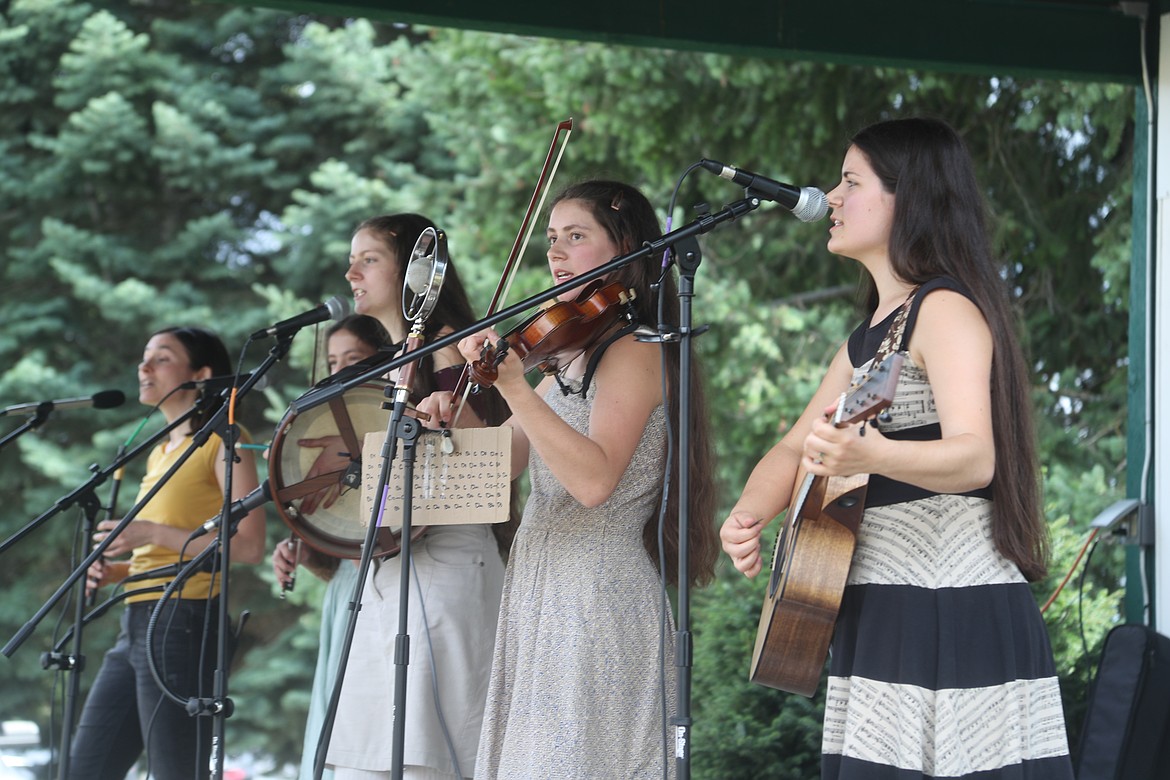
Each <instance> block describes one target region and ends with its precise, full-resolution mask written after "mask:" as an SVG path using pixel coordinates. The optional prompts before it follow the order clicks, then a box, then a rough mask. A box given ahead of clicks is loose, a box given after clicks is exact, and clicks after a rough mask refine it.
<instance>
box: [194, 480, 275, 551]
mask: <svg viewBox="0 0 1170 780" xmlns="http://www.w3.org/2000/svg"><path fill="white" fill-rule="evenodd" d="M271 500H272V487H271V486H270V485H269V483H268V482H265V483H264V484H262V485H260V487H258V488H256V489H255V490H253V491H252V492H251V493H249V494H248V495H246V496H244V497H243V498H241V499H240V500H239V501H236V502H235V503H233V504H232V505H231V506H230V507H228V519H229V522H230V523H231V530H232V533H233V534H234V533H235V532H236V527H237V526H238V525H239V524H240V521H241V520H243V519H244V518H245V517H247V515H248V513H249V512H251V511H252V510H253V509H255V508H256V507H259V506H264V505H265V504H267V503H268V502H269V501H271ZM222 519H223V515H222V514H220V515H216V516H215V517H213V518H211V519H210V520H208V521H207V522H206V523H204V524H203V525H201V526H199V527H198V528H196V529H195V530H194V531H192V532H191V535H190V536H188V537H187V541H188V542H189V541H191V540H192V539H198V538H199V537H200V536H203V535H204V534H208V533H211V532H212V531H214V530H216V529H217V528H219V523H220V520H222Z"/></svg>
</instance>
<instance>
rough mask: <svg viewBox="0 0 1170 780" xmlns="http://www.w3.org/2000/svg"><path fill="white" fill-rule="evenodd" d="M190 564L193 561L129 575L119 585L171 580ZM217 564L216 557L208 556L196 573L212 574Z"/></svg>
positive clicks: (169, 564)
mask: <svg viewBox="0 0 1170 780" xmlns="http://www.w3.org/2000/svg"><path fill="white" fill-rule="evenodd" d="M192 560H193V559H192ZM190 563H191V561H184V562H182V563H168V564H166V565H164V566H156V567H154V568H153V569H147V570H146V571H140V572H138V573H137V574H128V575H127V576H125V577H123V578H122V581H121V582H120V583H118V584H119V585H130V584H132V583H135V582H142V581H143V580H161V579H168V580H169V579H171V578H172V577H174V576H175V575H176V574H178V573H179V572H181V571H182V570H183V569H185V568H187V566H188V565H190ZM215 563H216V561H215V556H214V555H208V556H207V557H206V558H204V559H203V562H202V563H200V564H199V568H198V569H196V571H202V572H210V571H211V570H212V569H214V568H215ZM160 587H161V586H160Z"/></svg>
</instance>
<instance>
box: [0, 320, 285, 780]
mask: <svg viewBox="0 0 1170 780" xmlns="http://www.w3.org/2000/svg"><path fill="white" fill-rule="evenodd" d="M293 335H295V332H290V333H285V334H282V335H280V336H278V337H277V343H276V345H275V346H273V347H272V349H271V350H270V352H269V355H268V357H267V358H265V360H264V362H263V363H262V364H261V367H260V368H259V369H257V370H256V371H254V372H252V374H251V375H250V376H249V377H248V379H247V380H246V381H245V382H244V384H243V385H241V386H240V387H239V388H238V389H237V397H241V396H243V395H244V394H245V393H246V392H247V391H248V390H250V389H251V388H252V387H253V386H254V385H255V384H256V382H258V381H259V379H260V377H261V376H262V375H263V374H264V373H265V372H266V371H267V370H268V369H270V368H271V367H272V366H273V365H274V364H275V363H276V362H277V361H279V360H280V359H281V358H282V357H283V356H284V355H285V354H286V353H287V352H288V349H289V347H290V346H291V344H292V336H293ZM197 408H198V407H197V406H193V407H191V408H190V409H188V410H187V411H185V412H183V414H181V415H179V416H178V417H177V418H175V420H174V421H173V422H171V423H170V424H168V425H167V426H166V427H164V428H162V429H161V430H159V431H158V433H156V434H154V435H153V436H151V437H150V438H149V439H147V440H146V441H144V442H143V443H142V444H141V445H139V446H138V447H136V448H135V449H134V450H132V451H131V452H130V453H129V454H127V455H126V456H125V457H124V458H122V459H115V462H114V463H113V464H111V465H110V466H109V467H107V468H106V469H103V470H99V471H96V472H95V473H94V477H93V478H92V479H91V480H90V481H89V482H88V483H86V484H85V485H83V486H82V487H81V488H78V489H77V490H75V491H73V492H72V493H70V494H69V495H67V496H65V497H64V498H62V499H60V500H59V501H58V502H57V503H56V504H55V505H54V506H53V508H52V509H50V510H48V511H46V512H44V513H42V514H41V515H40V516H39V517H37V518H35V519H34V520H33V521H32V522H30V523H29V524H28V525H26V526H25V527H24V528H22V529H21V530H20V531H17V533H15V534H14V535H13V536H12V537H10V538H9V539H8V540H6V541H5V542H4V544H3V545H0V555H2V554H3V553H4V552H5V551H6V550H7V549H8V548H9V547H10V546H11V545H13V544H15V543H16V542H18V541H20V540H21V539H23V538H24V537H25V536H26V535H28V534H29V533H30V532H31V531H32V530H34V529H35V528H37V527H38V526H39V525H41V524H42V523H43V522H45V521H46V520H48V519H49V518H51V517H52V516H53V515H55V514H56V513H57V512H59V511H61V510H62V509H64V508H66V507H67V506H69V505H70V504H72V503H76V502H78V501H81V500H82V499H83V498H84V497H85V496H86V494H87V493H88V494H91V495H92V491H93V488H94V487H96V486H97V485H100V484H101V483H102V482H104V481H105V480H106V478H108V477H109V475H110V474H112V473H113V472H114V471H116V470H117V469H118V468H121V467H122V466H124V465H125V464H126V463H128V462H129V461H130V460H133V459H134V458H135V457H137V456H138V455H139V454H140V453H142V452H143V451H145V450H147V449H150V448H153V447H154V445H155V444H156V443H157V442H159V441H160V440H161V439H162V438H163V437H164V436H167V435H168V434H169V433H170V432H171V431H172V430H174V429H175V428H177V427H178V426H180V425H182V424H184V423H185V422H187V420H188V419H190V417H191V415H193V414H194V413H195V411H196V409H197ZM227 410H228V404H226V403H225V404H223V405H222V406H221V407H220V409H219V410H218V411H217V412H216V413H215V414H214V415H213V416H212V417H211V419H209V420H208V421H207V423H206V424H205V425H204V426H203V427H202V428H201V429H200V430H199V431H198V432H196V433H195V434H194V435H193V436H192V442H191V446H190V447H188V448H187V450H186V451H184V452H183V453H182V454H181V455H180V456H179V458H178V459H177V460H176V461H175V463H174V465H172V466H171V468H170V469H168V470H167V472H166V473H165V474H163V476H162V477H161V478H160V479H159V481H158V482H157V483H156V484H155V485H154V486H153V487H152V488H151V489H150V490H149V491H148V492H147V494H146V495H145V496H143V497H142V498H141V499H140V500H139V501H138V502H137V503H136V504H135V505H134V506H133V507H131V508H130V510H129V511H128V512H127V513H126V514H125V515H124V516H123V517H122V519H121V520H120V521H119V522H118V524H117V525H116V526H115V527H114V528H113V529H111V530H110V532H109V534H108V535H107V536H106V538H104V539H102V541H101V542H100V543H98V545H97V546H96V547H94V548H93V550H91V551H90V553H89V554H88V555H86V556H85V558H84V560H82V562H81V564H80V565H78V566H77V568H75V569H74V570H73V571H72V572H71V573H70V574H69V576H68V577H66V579H65V582H63V583H62V584H61V586H60V587H58V588H57V590H56V591H55V592H54V593H53V595H52V596H50V597H49V599H48V601H46V602H45V603H44V604H43V605H42V606H41V608H40V609H38V610H37V612H36V613H35V614H34V615H33V617H32V618H30V619H29V620H28V622H26V623H25V624H24V625H23V626H22V627H21V628H20V630H19V631H17V633H16V634H15V635H14V636H13V637H12V639H10V640H9V641H8V643H7V644H6V645H4V647H3V648H2V649H0V653H3V654H4V655H5V656H8V657H11V656H12V654H13V653H15V652H16V650H17V649H18V648H19V647H20V646H21V645H22V644H23V643H24V642H25V641H26V640H27V639H28V637H29V635H30V634H31V633H32V632H33V630H35V628H36V627H37V625H38V624H39V623H40V622H41V620H43V619H44V618H45V616H46V615H47V614H48V613H49V611H50V610H51V609H52V608H53V607H54V606H55V605H56V604H57V602H58V601H60V600H61V598H62V597H63V596H64V595H65V594H66V593H68V592H69V590H70V589H71V588H72V587H73V585H74V584H75V583H76V582H77V581H78V580H79V579H81V578H82V577H83V576H84V574H85V573H86V572H87V571H88V570H89V567H90V566H91V565H92V564H93V563H94V561H96V560H97V559H98V558H100V557H101V556H102V554H103V553H104V552H105V550H106V548H107V547H109V546H110V544H111V543H112V542H113V540H114V539H115V538H117V536H118V534H120V533H121V532H122V530H123V529H124V528H125V527H126V526H127V525H129V524H130V522H131V521H133V520H134V519H135V518H136V517H137V516H138V514H139V513H140V512H141V511H142V509H143V507H145V506H146V504H148V503H149V502H150V500H151V499H153V498H154V496H155V495H156V494H157V493H158V492H159V491H160V490H161V489H162V488H163V486H165V485H166V484H167V483H168V482H169V481H170V479H171V477H172V476H174V474H175V473H176V472H177V471H178V470H179V469H180V468H182V466H183V464H185V463H186V462H187V460H189V459H190V457H191V456H192V455H193V454H194V453H195V451H196V450H198V449H199V447H201V446H202V445H203V444H205V443H206V442H207V440H208V439H210V437H211V434H212V432H214V431H216V430H217V429H219V428H220V427H221V422H226V420H227ZM221 435H222V436H224V446H225V457H226V458H227V463H226V474H225V483H224V484H225V490H226V488H227V487H228V486H230V479H231V470H232V465H233V464H234V460H235V457H234V455H235V453H234V449H232V448H229V446H228V443H229V440H230V441H231V443H232V445H233V446H234V440H235V436H234V435H232V434H228V433H227V432H226V428H225V432H224V433H223V434H221ZM91 500H95V501H96V499H91ZM230 503H231V492H230V490H226V498H225V510H224V517H225V518H227V517H228V509H227V507H230ZM225 526H230V522H223V523H221V524H220V528H221V536H222V535H223V534H224V533H225V531H224V527H225ZM226 533H228V535H230V528H229V529H228V531H227V532H226ZM209 549H210V547H209ZM228 552H229V551H228V548H227V545H226V544H225V545H223V547H222V549H221V553H222V561H221V565H222V572H223V573H224V574H226V572H227V560H228ZM220 582H221V585H220V588H221V592H220V596H221V598H220V614H219V621H220V624H219V628H220V643H219V644H220V646H219V648H217V653H218V655H217V671H216V684H215V693H216V698H215V699H214V700H213V703H207V704H205V705H203V708H204V709H205V710H207V711H208V712H210V713H211V714H215V715H219V714H221V713H223V712H224V711H225V710H227V711H228V715H229V716H230V714H231V713H230V705H231V702H230V700H228V699H227V694H226V680H225V676H226V674H225V672H226V668H227V666H226V661H227V647H226V637H225V636H224V634H225V633H226V631H227V626H226V623H227V606H226V605H227V598H226V595H227V577H226V576H222V575H221V578H220ZM82 587H83V589H82V596H81V598H82V599H84V585H83V586H82ZM80 628H81V626H80V624H78V625H76V626H75V628H74V635H75V639H77V635H78V634H79V633H80ZM77 641H78V642H79V641H80V640H79V639H78V640H77ZM83 665H84V664H83V663H79V662H78V659H76V658H73V659H70V661H69V664H68V666H69V668H70V669H71V670H72V671H76V672H80V668H78V667H80V666H83ZM69 706H71V707H75V705H74V704H73V703H69ZM192 714H196V713H192ZM198 714H207V713H205V712H200V713H198ZM225 717H226V716H225ZM71 721H72V718H71V717H67V722H69V723H70V727H72V724H71ZM222 728H223V724H222V721H219V723H218V729H219V730H218V731H217V734H216V736H217V737H218V738H219V741H220V743H222ZM62 740H63V741H62V749H61V753H62V756H64V757H65V758H63V759H62V764H63V765H67V764H68V754H69V747H70V744H71V740H72V735H70V734H67V733H66V734H62ZM66 740H69V741H66ZM215 746H216V743H215V739H214V738H213V750H214V748H215ZM218 769H219V771H218V774H217V775H216V777H217V778H218V777H222V772H223V764H222V755H220V756H219V764H218ZM61 777H62V780H65V778H66V775H64V774H63V775H62V776H61Z"/></svg>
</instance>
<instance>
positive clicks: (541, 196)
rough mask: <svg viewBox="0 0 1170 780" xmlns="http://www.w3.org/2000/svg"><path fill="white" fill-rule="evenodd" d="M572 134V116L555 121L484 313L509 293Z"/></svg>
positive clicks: (462, 400) (466, 369)
mask: <svg viewBox="0 0 1170 780" xmlns="http://www.w3.org/2000/svg"><path fill="white" fill-rule="evenodd" d="M562 134H563V135H564V138H563V139H562V138H561V135H562ZM572 134H573V118H572V117H569V118H568V119H566V120H564V121H562V122H559V123H558V124H557V127H556V130H555V131H554V132H553V137H552V143H550V144H549V147H548V154H546V155H545V157H544V165H543V166H542V167H541V169H540V176H539V177H538V178H537V180H536V188H535V189H533V191H532V197H531V198H529V199H528V210H527V211H525V212H524V219H523V220H522V221H521V222H520V230H519V231H518V232H517V233H516V240H515V241H513V242H512V249H511V251H510V252H508V262H507V263H505V264H504V272H503V274H501V275H500V283H499V284H497V285H496V291H495V293H494V294H493V295H492V301H491V303H490V304H488V310H487V314H485V315H484V316H485V317H490V316H491V315H493V314H495V313H496V311H497V310H498V309H499V307H500V305H501V304H502V303H503V302H504V300H505V299H506V298H507V297H508V291H509V290H510V289H511V288H512V280H513V279H515V278H516V272H517V271H518V270H519V269H520V258H521V257H523V255H524V251H525V250H526V249H527V248H528V241H529V240H530V239H531V238H532V230H533V228H535V227H536V221H535V219H534V218H535V216H536V215H537V214H538V213H540V210H541V209H542V208H544V201H545V198H546V197H547V196H548V189H549V188H548V185H549V184H551V183H552V180H553V177H555V176H556V175H557V169H558V168H559V167H560V165H561V158H562V157H563V156H564V154H565V147H567V146H568V145H569V137H570V136H571V135H572ZM554 155H555V156H554ZM470 372H471V364H467V365H464V366H463V373H462V374H460V375H459V381H458V382H457V383H456V384H455V395H456V396H458V397H459V406H458V407H456V409H455V415H454V417H452V418H451V427H452V428H455V427H457V424H458V422H459V415H461V414H463V407H464V406H465V405H466V403H467V395H468V393H470V392H471V382H470V381H469V380H470ZM460 388H462V390H460Z"/></svg>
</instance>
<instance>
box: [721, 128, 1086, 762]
mask: <svg viewBox="0 0 1170 780" xmlns="http://www.w3.org/2000/svg"><path fill="white" fill-rule="evenodd" d="M829 205H830V207H831V208H832V225H831V226H830V228H829V243H828V248H829V251H831V252H833V253H835V254H839V255H843V256H845V257H850V258H853V259H855V260H857V261H858V262H859V263H861V265H862V267H863V268H864V269H865V270H866V271H867V272H868V284H869V296H868V315H869V316H868V318H867V319H866V320H865V321H864V322H863V323H861V325H859V326H858V328H857V330H856V331H854V333H853V334H852V336H850V338H849V340H848V341H847V343H845V344H843V345H842V346H841V348H840V350H839V351H838V352H837V355H836V357H835V358H834V359H833V361H832V364H831V365H830V367H829V369H828V372H827V374H826V375H825V378H824V380H823V381H822V383H821V385H820V388H819V389H818V390H817V392H816V394H815V395H814V396H813V398H812V400H811V401H810V402H809V404H808V406H807V407H806V409H805V411H804V413H803V414H802V415H801V417H800V419H799V420H798V421H797V422H796V424H795V425H794V426H793V427H792V429H791V430H790V431H788V433H787V434H786V435H785V436H784V437H783V439H781V440H780V442H779V443H778V444H776V445H775V446H774V447H773V448H772V449H771V451H769V452H768V454H767V455H765V456H764V458H763V460H761V461H760V463H759V464H758V465H757V466H756V468H755V470H754V471H753V472H752V475H751V477H750V478H749V480H748V483H747V485H746V486H745V487H744V490H743V493H742V495H741V496H740V499H739V501H738V502H737V503H736V505H735V507H734V508H733V510H732V512H731V514H730V515H729V516H728V518H727V519H726V520H725V521H724V523H723V528H722V531H721V537H722V540H723V549H724V551H725V552H726V553H727V554H728V555H729V556H730V557H731V559H732V562H733V563H734V564H735V567H736V568H737V569H738V570H739V571H741V572H742V573H744V574H745V575H747V576H749V577H751V576H755V575H756V574H758V573H759V572H760V570H761V568H762V566H763V561H762V558H761V552H760V532H761V529H762V528H763V526H765V525H766V524H767V523H768V522H769V521H771V519H772V518H773V517H775V516H776V515H777V514H778V513H780V512H781V511H782V510H783V509H784V508H785V507H786V506H788V504H789V502H790V501H791V500H792V499H793V496H792V495H791V490H790V488H789V486H791V485H792V484H793V478H794V477H795V475H796V473H797V471H798V468H800V467H803V468H804V469H806V470H807V472H808V473H811V474H814V475H818V476H825V477H829V476H845V475H854V474H871V475H872V476H871V478H870V481H869V486H868V496H867V498H866V502H865V512H864V515H863V516H862V519H861V525H860V528H859V531H858V534H857V541H856V549H855V550H854V553H853V559H852V567H851V569H850V570H849V576H848V582H847V584H846V586H845V588H844V595H843V598H842V602H841V608H840V613H839V615H838V618H837V623H836V630H835V633H834V635H833V644H832V661H831V665H830V669H829V679H828V694H827V700H826V705H825V726H824V735H823V742H822V777H823V778H828V779H830V780H832V779H840V778H873V777H894V776H895V774H896V776H897V777H898V778H899V780H910V779H911V778H929V777H947V778H956V777H979V778H980V779H981V780H990V779H991V778H1001V777H1003V778H1006V777H1036V778H1039V777H1044V778H1071V777H1072V770H1071V765H1070V762H1069V758H1068V747H1067V743H1066V736H1065V730H1064V718H1063V713H1062V709H1061V700H1060V691H1059V689H1058V686H1057V680H1056V673H1055V670H1054V664H1053V659H1052V650H1051V648H1050V646H1049V641H1048V636H1047V633H1046V631H1045V627H1044V623H1043V621H1042V619H1041V616H1040V612H1039V610H1038V609H1037V607H1036V604H1035V601H1034V600H1033V597H1032V593H1031V591H1030V589H1029V586H1028V582H1029V581H1034V580H1037V579H1039V578H1040V577H1042V576H1043V575H1044V573H1045V567H1046V560H1045V558H1046V553H1047V534H1046V530H1045V527H1044V521H1043V517H1042V514H1041V508H1040V501H1039V489H1038V487H1039V486H1038V479H1037V469H1036V462H1035V452H1036V449H1035V441H1034V437H1033V433H1032V429H1031V426H1030V415H1029V413H1028V410H1029V408H1030V403H1031V402H1030V399H1029V379H1028V371H1027V365H1026V363H1025V362H1024V360H1023V357H1022V352H1021V349H1020V347H1019V345H1018V343H1017V341H1016V338H1015V336H1014V334H1013V330H1012V318H1011V314H1010V309H1009V305H1008V302H1007V295H1006V290H1005V285H1004V282H1003V278H1002V277H1001V275H1000V272H999V268H998V266H997V265H996V263H995V262H994V261H993V258H992V248H991V244H990V240H989V237H988V233H987V229H986V227H985V223H984V204H983V200H982V196H981V193H980V190H979V187H978V185H977V183H976V180H975V176H974V172H973V167H972V163H971V159H970V156H969V154H968V153H967V151H966V148H965V146H964V144H963V142H962V140H961V139H960V138H959V137H958V135H957V134H956V133H955V132H954V131H953V130H952V129H951V128H950V127H949V126H948V125H946V124H944V123H943V122H940V121H935V120H929V119H905V120H896V121H889V122H882V123H878V124H875V125H872V126H870V127H868V128H866V129H864V130H862V131H861V132H860V133H858V134H857V135H856V136H854V138H853V139H852V144H851V145H850V147H849V149H848V151H847V152H846V155H845V161H844V165H843V167H842V172H841V182H840V184H838V185H837V187H836V188H835V189H834V190H833V191H832V192H831V193H829ZM898 320H900V321H901V322H900V330H901V333H900V334H899V333H897V332H894V333H893V334H892V338H891V339H890V341H888V342H887V347H889V346H890V345H892V348H893V349H894V350H897V351H899V352H901V353H903V359H904V362H903V366H902V370H901V375H900V378H899V380H898V384H897V389H896V393H895V395H894V400H893V405H892V406H891V407H890V409H889V417H888V418H885V417H883V418H882V419H880V420H878V421H875V422H876V423H877V424H876V425H872V424H870V423H869V422H865V421H862V422H857V423H853V424H841V425H835V424H833V423H831V422H829V421H828V420H827V417H828V416H830V415H831V414H832V413H833V412H834V411H835V408H834V407H835V400H836V399H837V398H838V396H839V395H840V394H841V393H842V392H844V391H846V390H847V389H848V388H849V387H850V386H851V385H852V384H853V383H854V382H856V381H857V380H858V379H859V378H860V377H862V376H863V375H864V372H865V370H866V369H868V368H870V365H869V364H870V362H871V361H872V359H873V358H874V357H875V355H876V354H877V352H878V350H879V346H880V345H881V344H882V342H883V340H884V339H885V338H886V336H887V333H890V332H891V330H892V325H893V323H894V322H895V321H898Z"/></svg>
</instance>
